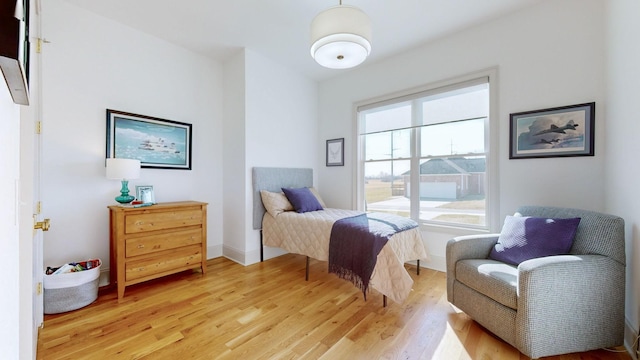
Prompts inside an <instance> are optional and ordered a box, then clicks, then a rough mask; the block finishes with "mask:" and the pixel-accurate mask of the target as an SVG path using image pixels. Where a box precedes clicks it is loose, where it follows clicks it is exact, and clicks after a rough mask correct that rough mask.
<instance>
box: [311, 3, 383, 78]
mask: <svg viewBox="0 0 640 360" xmlns="http://www.w3.org/2000/svg"><path fill="white" fill-rule="evenodd" d="M369 53H371V20H370V19H369V17H368V16H367V14H365V13H364V12H363V11H362V10H360V9H358V8H357V7H354V6H349V5H342V0H340V5H338V6H334V7H331V8H329V9H327V10H324V11H322V12H321V13H319V14H318V15H316V17H315V18H314V19H313V21H312V22H311V57H313V58H314V59H315V61H316V62H317V63H318V64H320V65H322V66H324V67H327V68H330V69H348V68H352V67H354V66H357V65H360V64H361V63H362V62H363V61H364V60H365V59H366V58H367V56H369Z"/></svg>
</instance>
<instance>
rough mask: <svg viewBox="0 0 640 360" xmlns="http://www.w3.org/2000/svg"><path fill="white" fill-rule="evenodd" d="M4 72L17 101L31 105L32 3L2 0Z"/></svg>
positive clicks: (0, 58)
mask: <svg viewBox="0 0 640 360" xmlns="http://www.w3.org/2000/svg"><path fill="white" fill-rule="evenodd" d="M0 70H2V74H3V75H4V80H5V82H6V83H7V86H8V87H9V92H10V93H11V97H12V98H13V102H14V103H16V104H20V105H29V82H28V78H29V73H28V71H29V1H28V0H18V1H16V0H0Z"/></svg>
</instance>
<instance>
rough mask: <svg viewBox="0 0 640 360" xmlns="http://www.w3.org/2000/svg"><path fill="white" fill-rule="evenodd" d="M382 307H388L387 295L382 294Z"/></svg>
mask: <svg viewBox="0 0 640 360" xmlns="http://www.w3.org/2000/svg"><path fill="white" fill-rule="evenodd" d="M382 307H387V295H382Z"/></svg>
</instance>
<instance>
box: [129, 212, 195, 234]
mask: <svg viewBox="0 0 640 360" xmlns="http://www.w3.org/2000/svg"><path fill="white" fill-rule="evenodd" d="M202 219H203V216H202V210H201V209H194V210H180V211H165V212H154V213H140V214H127V216H126V218H125V233H126V234H136V233H141V232H147V231H156V230H164V229H173V228H180V227H185V226H192V225H200V224H202Z"/></svg>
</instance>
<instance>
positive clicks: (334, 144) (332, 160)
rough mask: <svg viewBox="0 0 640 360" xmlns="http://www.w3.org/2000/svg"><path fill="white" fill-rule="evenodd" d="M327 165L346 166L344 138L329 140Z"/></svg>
mask: <svg viewBox="0 0 640 360" xmlns="http://www.w3.org/2000/svg"><path fill="white" fill-rule="evenodd" d="M327 166H344V138H340V139H331V140H327Z"/></svg>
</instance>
